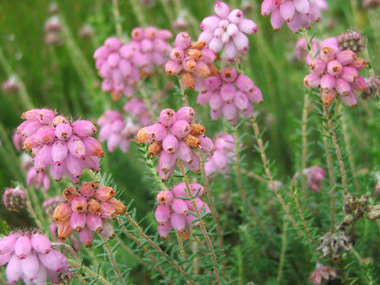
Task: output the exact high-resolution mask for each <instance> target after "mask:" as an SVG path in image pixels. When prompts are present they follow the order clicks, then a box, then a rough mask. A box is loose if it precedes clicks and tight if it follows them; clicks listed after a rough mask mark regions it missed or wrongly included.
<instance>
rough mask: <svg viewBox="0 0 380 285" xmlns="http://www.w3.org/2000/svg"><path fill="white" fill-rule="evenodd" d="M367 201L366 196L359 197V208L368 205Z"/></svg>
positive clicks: (367, 197)
mask: <svg viewBox="0 0 380 285" xmlns="http://www.w3.org/2000/svg"><path fill="white" fill-rule="evenodd" d="M368 199H369V196H368V194H364V195H363V196H361V197H360V199H359V205H360V206H361V207H363V206H365V205H367V203H368Z"/></svg>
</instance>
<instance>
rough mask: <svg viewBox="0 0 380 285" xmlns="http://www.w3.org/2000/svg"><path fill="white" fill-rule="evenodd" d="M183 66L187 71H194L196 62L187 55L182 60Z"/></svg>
mask: <svg viewBox="0 0 380 285" xmlns="http://www.w3.org/2000/svg"><path fill="white" fill-rule="evenodd" d="M182 66H183V68H184V69H185V70H186V71H188V72H194V71H195V67H196V66H197V63H196V62H195V60H194V59H192V58H191V57H187V58H186V59H185V61H184V62H182Z"/></svg>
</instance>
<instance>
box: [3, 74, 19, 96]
mask: <svg viewBox="0 0 380 285" xmlns="http://www.w3.org/2000/svg"><path fill="white" fill-rule="evenodd" d="M1 87H2V89H3V91H4V93H7V94H15V93H17V92H18V91H20V89H21V85H20V83H19V82H18V80H17V78H16V77H15V76H11V77H10V78H9V79H8V80H7V81H4V82H3V84H2V86H1Z"/></svg>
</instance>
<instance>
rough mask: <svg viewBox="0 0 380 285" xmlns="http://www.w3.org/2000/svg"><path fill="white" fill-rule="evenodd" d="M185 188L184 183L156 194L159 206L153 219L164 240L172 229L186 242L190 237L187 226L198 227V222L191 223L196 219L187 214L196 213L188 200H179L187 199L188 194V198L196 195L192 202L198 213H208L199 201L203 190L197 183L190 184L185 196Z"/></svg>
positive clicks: (206, 207)
mask: <svg viewBox="0 0 380 285" xmlns="http://www.w3.org/2000/svg"><path fill="white" fill-rule="evenodd" d="M185 188H186V185H185V183H181V184H178V185H177V186H174V187H173V189H171V190H166V191H161V192H159V193H158V194H157V201H158V203H159V205H158V207H157V208H156V211H155V218H156V220H157V222H158V233H159V234H160V237H161V238H166V237H167V236H168V234H169V233H170V231H171V229H172V227H173V228H174V229H175V230H176V231H177V233H178V234H179V235H180V236H181V237H182V238H183V239H184V240H188V239H189V237H190V230H189V226H192V227H193V226H198V225H199V222H193V221H194V220H195V219H197V217H195V216H193V214H190V213H189V211H192V212H195V211H196V210H195V208H194V207H193V205H192V204H191V202H190V200H184V199H181V198H186V197H189V196H188V194H189V195H190V196H194V195H195V194H197V195H196V197H195V199H194V200H195V203H196V205H197V208H198V211H199V212H202V210H203V209H206V213H210V209H209V207H208V205H207V204H206V203H205V202H203V201H202V200H201V199H200V197H201V196H202V195H203V194H204V192H205V188H204V187H203V186H202V185H200V184H197V183H193V184H190V189H189V190H188V191H187V193H188V194H186V191H185Z"/></svg>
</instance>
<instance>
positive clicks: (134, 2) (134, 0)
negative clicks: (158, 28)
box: [131, 0, 148, 27]
mask: <svg viewBox="0 0 380 285" xmlns="http://www.w3.org/2000/svg"><path fill="white" fill-rule="evenodd" d="M131 6H132V9H133V11H134V14H135V15H136V17H137V21H138V22H139V25H140V26H141V27H147V26H148V25H147V22H146V20H145V17H144V15H145V14H144V13H143V11H142V9H141V3H140V1H138V0H131Z"/></svg>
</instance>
